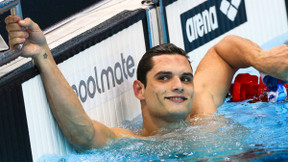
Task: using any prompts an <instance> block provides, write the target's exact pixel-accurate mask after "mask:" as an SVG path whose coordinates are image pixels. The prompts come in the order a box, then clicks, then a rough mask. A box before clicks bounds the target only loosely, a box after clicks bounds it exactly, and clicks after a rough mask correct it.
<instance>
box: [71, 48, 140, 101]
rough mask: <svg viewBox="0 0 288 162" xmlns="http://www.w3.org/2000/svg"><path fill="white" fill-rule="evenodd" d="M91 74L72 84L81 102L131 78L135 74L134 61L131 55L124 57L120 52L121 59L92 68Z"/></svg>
mask: <svg viewBox="0 0 288 162" xmlns="http://www.w3.org/2000/svg"><path fill="white" fill-rule="evenodd" d="M93 72H94V73H93V74H91V75H90V76H88V77H87V78H86V79H82V80H80V81H79V83H78V84H73V85H72V88H73V90H74V91H75V93H76V95H77V96H78V97H79V98H80V100H81V102H82V103H85V102H86V100H87V98H88V97H89V98H94V97H95V96H96V93H98V94H104V93H105V92H107V91H109V90H111V89H112V87H113V88H114V87H115V86H116V84H117V85H121V84H122V83H123V82H124V81H125V79H126V80H128V79H129V78H133V77H134V75H135V61H134V59H133V57H132V56H131V55H128V57H127V58H126V59H125V58H124V56H123V53H121V60H120V61H119V62H116V63H115V64H114V65H113V66H108V67H107V68H104V69H101V70H99V69H97V67H96V66H95V67H94V68H93Z"/></svg>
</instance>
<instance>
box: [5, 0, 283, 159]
mask: <svg viewBox="0 0 288 162" xmlns="http://www.w3.org/2000/svg"><path fill="white" fill-rule="evenodd" d="M233 2H238V3H236V4H231V2H230V1H226V0H223V1H216V0H208V1H205V0H193V1H191V0H178V1H177V0H163V1H160V3H159V5H158V6H157V7H155V6H153V5H149V6H143V8H135V9H134V10H131V11H123V12H121V13H119V14H117V15H115V16H113V17H112V18H109V19H107V20H106V21H104V22H103V23H99V24H98V25H95V26H94V27H92V28H91V29H89V30H87V31H85V32H83V33H80V34H79V35H77V36H76V37H74V38H72V39H70V40H68V41H65V42H63V43H62V44H60V45H57V46H56V47H53V49H52V52H53V55H54V57H55V60H56V62H57V64H58V66H59V68H60V70H61V71H62V72H63V74H64V76H65V77H66V79H67V80H68V82H69V84H70V85H71V87H72V88H73V89H74V91H75V93H76V94H77V95H78V97H79V100H80V101H81V103H82V104H83V106H84V109H85V111H86V112H87V113H88V115H89V116H90V117H91V118H93V119H95V120H98V121H100V122H102V123H104V124H106V125H108V126H110V127H113V126H119V125H120V124H121V123H122V122H123V121H124V120H131V119H133V118H134V117H136V116H137V115H139V114H140V113H141V110H140V103H139V101H138V100H137V99H136V98H135V97H134V94H133V90H132V83H133V81H134V79H136V67H137V64H138V61H139V60H140V58H141V56H142V55H143V54H144V53H145V51H146V50H147V49H149V48H150V47H152V46H154V45H157V44H159V43H165V42H171V43H174V44H176V45H178V46H180V47H182V48H183V49H185V50H186V51H187V52H188V53H189V56H190V58H191V60H192V67H193V69H196V67H197V65H198V64H199V62H200V60H201V59H202V58H203V56H204V54H205V53H206V51H207V50H208V49H209V48H210V47H212V46H213V45H214V44H216V43H217V42H218V41H219V40H220V39H222V38H223V37H224V36H225V35H227V34H235V35H239V36H242V37H246V38H248V39H251V40H252V41H254V42H256V43H257V44H259V45H261V46H262V45H263V47H264V46H265V47H267V48H269V47H268V46H267V42H269V41H270V40H273V39H277V40H278V38H279V37H280V36H281V35H283V34H285V33H287V29H288V28H287V11H286V3H285V2H286V1H284V0H275V1H271V0H254V1H248V0H246V1H245V0H238V1H233ZM139 3H140V2H139ZM230 9H231V11H230ZM224 11H225V13H224ZM271 13H273V15H272V14H271ZM203 15H204V16H203ZM205 16H206V17H205ZM203 20H205V21H206V22H209V23H206V24H204V21H203ZM216 20H217V21H216ZM205 25H206V26H205ZM208 25H209V26H208ZM205 29H207V30H205ZM62 30H63V29H62ZM64 30H65V29H64ZM193 33H194V35H193ZM195 33H196V34H197V36H196V34H195ZM281 39H283V41H286V40H285V37H281ZM280 42H281V41H280ZM270 46H271V44H270ZM244 71H249V70H247V69H246V70H244ZM252 71H253V70H252ZM0 100H1V106H0V128H1V130H2V132H1V134H0V161H36V160H37V159H38V158H39V157H40V156H42V155H44V154H59V155H65V154H68V153H71V152H73V151H74V150H73V148H72V147H71V146H70V145H69V144H68V142H67V141H66V139H65V137H64V136H63V134H62V132H61V131H60V129H59V127H58V125H57V123H56V122H55V120H54V118H53V116H52V115H51V112H50V109H49V106H48V103H47V100H46V97H45V93H44V89H43V85H42V82H41V79H40V76H39V72H38V71H37V69H36V68H35V67H33V65H32V63H31V62H28V63H26V64H24V65H22V66H21V67H20V68H16V69H14V70H13V71H11V72H10V73H8V74H7V75H5V76H2V77H1V78H0Z"/></svg>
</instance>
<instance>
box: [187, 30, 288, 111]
mask: <svg viewBox="0 0 288 162" xmlns="http://www.w3.org/2000/svg"><path fill="white" fill-rule="evenodd" d="M287 58H288V47H287V46H286V45H282V46H279V47H275V48H273V49H271V50H268V51H264V50H262V49H261V48H260V47H259V46H258V45H257V44H255V43H254V42H252V41H250V40H248V39H244V38H241V37H238V36H233V35H229V36H226V37H225V38H224V39H222V40H221V41H220V42H219V43H218V44H216V45H215V46H213V47H212V48H211V49H209V51H208V52H207V54H206V55H205V56H204V58H203V59H202V61H201V62H200V64H199V66H198V68H197V70H196V72H195V77H194V87H195V94H194V99H193V108H192V113H191V115H192V116H193V115H199V114H203V113H204V114H205V113H213V112H216V110H217V107H219V106H220V105H221V104H222V103H223V102H224V100H225V97H226V95H227V93H228V91H229V88H230V85H231V81H232V78H233V75H234V74H235V72H236V71H237V70H238V69H239V68H246V67H250V66H253V67H254V68H256V69H257V70H259V71H261V72H264V73H267V74H269V75H271V76H273V77H276V78H279V79H282V80H285V81H287V80H288V59H287Z"/></svg>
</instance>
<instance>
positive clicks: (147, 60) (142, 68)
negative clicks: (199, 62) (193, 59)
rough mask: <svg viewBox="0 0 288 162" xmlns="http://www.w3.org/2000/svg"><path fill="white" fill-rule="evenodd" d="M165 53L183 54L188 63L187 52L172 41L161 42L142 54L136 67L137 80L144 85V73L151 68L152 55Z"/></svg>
mask: <svg viewBox="0 0 288 162" xmlns="http://www.w3.org/2000/svg"><path fill="white" fill-rule="evenodd" d="M166 54H167V55H182V56H185V57H186V58H187V60H188V62H189V63H190V61H189V56H188V55H187V53H186V52H185V51H184V50H183V49H181V48H179V47H177V46H175V45H174V44H172V43H166V44H161V45H157V46H155V47H153V48H151V49H150V50H148V51H147V52H146V53H145V54H144V55H143V56H142V58H141V60H140V61H139V64H138V67H137V80H139V81H141V82H142V83H143V84H144V86H145V87H146V84H147V78H146V75H147V73H148V72H149V71H150V70H151V69H152V68H153V61H152V57H154V56H159V55H166ZM190 66H191V64H190ZM191 68H192V67H191Z"/></svg>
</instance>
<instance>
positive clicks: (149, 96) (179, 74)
mask: <svg viewBox="0 0 288 162" xmlns="http://www.w3.org/2000/svg"><path fill="white" fill-rule="evenodd" d="M152 60H153V68H152V69H151V70H150V71H149V72H148V73H147V76H146V78H147V85H146V87H145V88H144V89H143V100H142V102H143V104H142V106H145V107H146V109H147V111H148V112H149V114H150V116H151V118H159V119H162V120H166V121H167V122H173V121H179V120H181V119H185V118H186V117H187V115H189V113H190V112H191V109H192V99H193V89H194V87H193V75H192V69H191V66H190V63H189V62H188V60H187V58H186V57H184V56H182V55H178V54H175V55H165V54H164V55H159V56H154V57H153V58H152Z"/></svg>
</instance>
